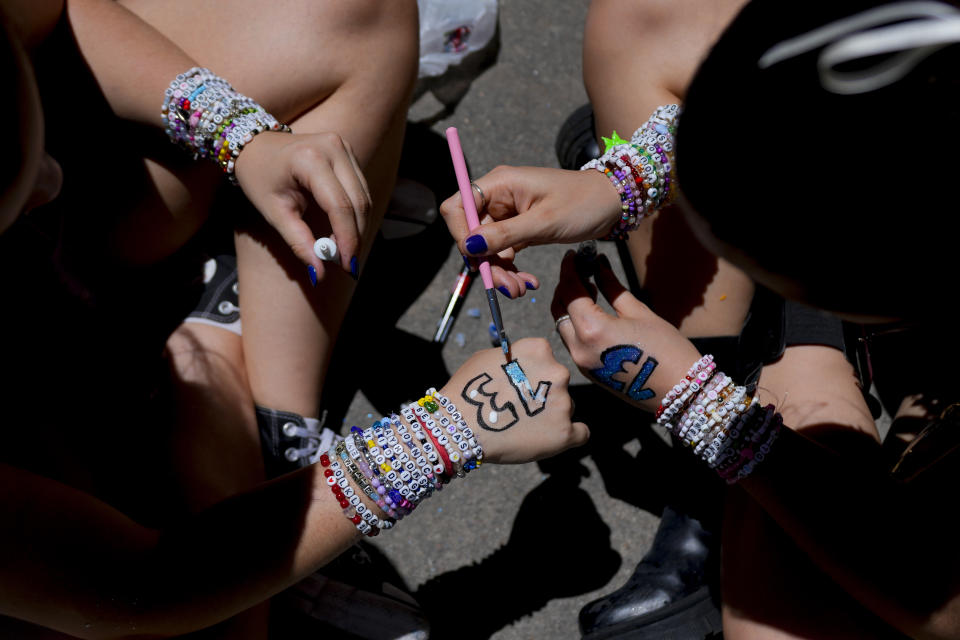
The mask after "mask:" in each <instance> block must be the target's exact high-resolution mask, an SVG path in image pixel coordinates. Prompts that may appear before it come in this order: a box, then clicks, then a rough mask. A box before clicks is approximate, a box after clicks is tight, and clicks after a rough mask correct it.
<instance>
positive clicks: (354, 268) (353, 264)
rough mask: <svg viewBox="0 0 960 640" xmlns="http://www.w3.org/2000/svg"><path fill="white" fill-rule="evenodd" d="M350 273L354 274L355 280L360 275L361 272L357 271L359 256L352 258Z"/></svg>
mask: <svg viewBox="0 0 960 640" xmlns="http://www.w3.org/2000/svg"><path fill="white" fill-rule="evenodd" d="M350 275H351V276H353V279H354V280H356V279H357V278H359V277H360V273H359V272H358V271H357V256H353V257H352V258H350Z"/></svg>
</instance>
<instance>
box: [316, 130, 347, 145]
mask: <svg viewBox="0 0 960 640" xmlns="http://www.w3.org/2000/svg"><path fill="white" fill-rule="evenodd" d="M317 135H318V136H320V139H321V140H322V141H323V143H324V144H326V145H329V146H331V147H333V146H338V147H341V148H344V143H345V142H346V141H345V140H344V139H343V138H341V137H340V134H339V133H337V132H335V131H324V132H323V133H318V134H317Z"/></svg>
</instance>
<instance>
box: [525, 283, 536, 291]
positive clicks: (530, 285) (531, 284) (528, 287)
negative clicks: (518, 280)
mask: <svg viewBox="0 0 960 640" xmlns="http://www.w3.org/2000/svg"><path fill="white" fill-rule="evenodd" d="M523 283H524V284H525V285H527V289H533V290H534V291H536V290H537V288H536V287H535V286H533V283H532V282H530V281H529V280H524V281H523Z"/></svg>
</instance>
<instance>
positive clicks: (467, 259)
mask: <svg viewBox="0 0 960 640" xmlns="http://www.w3.org/2000/svg"><path fill="white" fill-rule="evenodd" d="M463 264H465V265H467V269H470V271H473V265H472V264H470V259H469V258H467V256H463Z"/></svg>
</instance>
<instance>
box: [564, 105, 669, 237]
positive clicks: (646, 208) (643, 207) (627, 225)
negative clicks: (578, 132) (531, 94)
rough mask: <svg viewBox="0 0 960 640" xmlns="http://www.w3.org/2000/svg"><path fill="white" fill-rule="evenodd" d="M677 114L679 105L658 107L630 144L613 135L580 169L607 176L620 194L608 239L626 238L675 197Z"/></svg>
mask: <svg viewBox="0 0 960 640" xmlns="http://www.w3.org/2000/svg"><path fill="white" fill-rule="evenodd" d="M679 114H680V107H679V105H676V104H669V105H663V106H661V107H658V108H657V109H656V110H655V111H654V112H653V115H651V116H650V118H649V119H648V120H647V122H646V123H644V125H643V126H642V127H640V128H639V129H637V130H636V131H635V132H634V133H633V136H631V138H630V140H629V141H628V140H623V139H622V138H620V136H618V135H617V132H616V131H614V132H613V137H612V138H604V139H603V140H604V142H605V143H606V149H605V150H604V154H603V155H602V156H600V157H599V158H596V159H594V160H591V161H590V162H588V163H586V164H585V165H583V166H582V167H581V170H588V169H596V170H597V171H599V172H601V173H603V174H604V175H606V176H607V177H608V178H609V179H610V182H611V184H613V186H614V188H615V189H616V190H617V193H618V194H620V209H621V211H620V219H619V220H618V221H617V223H616V224H615V225H614V227H613V229H612V230H611V231H610V233H609V235H608V236H607V239H611V240H613V239H622V238H626V236H627V234H628V233H629V232H631V231H634V230H635V229H636V228H637V227H638V226H639V225H640V223H641V222H642V221H643V219H644V218H645V217H647V216H649V215H652V214H653V213H655V212H656V211H659V210H660V209H662V208H663V207H665V206H667V205H668V204H670V203H671V202H672V200H673V198H674V197H675V196H676V190H677V187H676V172H675V170H674V162H673V144H674V143H673V141H674V136H675V134H676V120H677V117H678V116H679Z"/></svg>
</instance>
